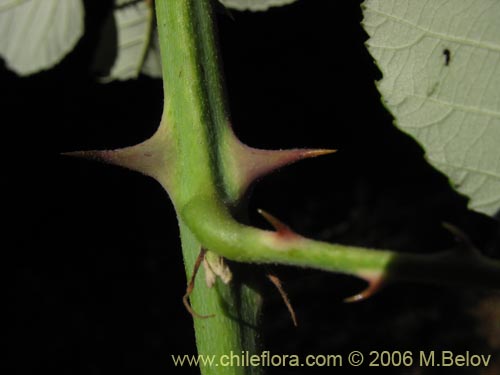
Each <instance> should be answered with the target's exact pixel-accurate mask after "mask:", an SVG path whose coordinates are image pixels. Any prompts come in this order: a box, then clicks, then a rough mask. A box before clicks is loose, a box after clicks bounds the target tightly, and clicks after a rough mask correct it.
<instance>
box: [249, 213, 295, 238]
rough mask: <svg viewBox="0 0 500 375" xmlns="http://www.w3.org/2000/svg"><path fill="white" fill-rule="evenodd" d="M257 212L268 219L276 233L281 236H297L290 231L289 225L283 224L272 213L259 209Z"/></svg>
mask: <svg viewBox="0 0 500 375" xmlns="http://www.w3.org/2000/svg"><path fill="white" fill-rule="evenodd" d="M257 212H258V213H259V214H260V215H262V217H263V218H264V219H266V220H267V221H268V222H269V224H271V225H272V226H273V227H274V229H276V233H277V234H279V235H280V236H297V234H296V233H295V232H294V231H293V230H292V229H290V227H289V226H288V225H286V224H285V223H283V222H282V221H281V220H279V219H277V218H276V217H274V216H273V215H271V214H270V213H268V212H266V211H264V210H262V209H260V208H258V209H257Z"/></svg>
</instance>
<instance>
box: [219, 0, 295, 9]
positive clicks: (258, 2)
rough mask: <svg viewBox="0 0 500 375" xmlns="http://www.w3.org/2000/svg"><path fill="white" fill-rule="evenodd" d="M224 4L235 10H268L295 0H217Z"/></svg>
mask: <svg viewBox="0 0 500 375" xmlns="http://www.w3.org/2000/svg"><path fill="white" fill-rule="evenodd" d="M219 1H220V2H221V3H222V4H223V5H224V6H226V7H228V8H233V9H236V10H251V11H254V12H255V11H259V10H261V11H262V10H268V9H269V8H271V7H276V6H282V5H287V4H291V3H293V2H295V1H297V0H219Z"/></svg>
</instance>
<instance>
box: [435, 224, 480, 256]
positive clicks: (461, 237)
mask: <svg viewBox="0 0 500 375" xmlns="http://www.w3.org/2000/svg"><path fill="white" fill-rule="evenodd" d="M441 225H442V226H443V227H444V228H445V229H446V230H447V231H448V232H450V233H451V234H452V235H453V236H454V237H455V240H456V241H457V242H458V243H459V245H461V246H460V249H459V250H462V251H464V253H466V254H473V255H480V254H481V253H480V251H479V250H478V249H477V248H476V247H475V246H474V244H473V243H472V240H471V239H470V238H469V236H467V235H466V234H465V233H464V231H462V230H461V229H460V228H459V227H457V226H455V225H453V224H451V223H447V222H443V223H441Z"/></svg>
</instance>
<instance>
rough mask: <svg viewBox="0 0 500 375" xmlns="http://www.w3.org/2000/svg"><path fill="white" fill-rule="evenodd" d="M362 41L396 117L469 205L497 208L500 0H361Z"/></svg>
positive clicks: (499, 176) (499, 180)
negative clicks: (364, 39) (366, 33)
mask: <svg viewBox="0 0 500 375" xmlns="http://www.w3.org/2000/svg"><path fill="white" fill-rule="evenodd" d="M363 8H364V20H363V25H364V27H365V29H366V31H367V32H368V34H369V36H370V39H369V40H368V41H367V46H368V49H369V51H370V53H371V54H372V56H373V57H374V59H375V61H376V62H377V64H378V66H379V68H380V70H381V72H382V74H383V79H382V80H381V81H379V82H378V88H379V90H380V92H381V94H382V98H383V101H384V102H385V104H386V106H387V107H388V109H389V110H390V111H391V112H392V114H393V115H394V117H395V123H396V125H397V126H398V127H399V128H401V129H402V130H403V131H405V132H407V133H409V134H411V135H412V136H413V137H414V138H415V139H416V140H417V141H419V142H420V143H421V145H422V146H423V147H424V150H425V153H426V157H427V159H428V160H429V162H430V163H431V164H432V165H433V166H435V167H436V168H437V169H439V170H440V171H442V172H443V173H445V174H446V175H447V176H448V177H449V178H450V181H451V183H452V184H453V186H454V187H455V188H456V189H457V190H458V191H459V192H461V193H462V194H464V195H466V196H468V197H470V202H469V206H470V208H472V209H474V210H477V211H479V212H482V213H485V214H488V215H494V214H495V213H496V212H497V211H498V210H499V209H500V21H499V20H500V1H498V0H432V1H423V0H367V1H365V3H364V7H363Z"/></svg>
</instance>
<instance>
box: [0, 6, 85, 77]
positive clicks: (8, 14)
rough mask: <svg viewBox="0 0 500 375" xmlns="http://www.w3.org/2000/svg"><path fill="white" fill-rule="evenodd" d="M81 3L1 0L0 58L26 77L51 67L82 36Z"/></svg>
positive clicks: (82, 11)
mask: <svg viewBox="0 0 500 375" xmlns="http://www.w3.org/2000/svg"><path fill="white" fill-rule="evenodd" d="M83 18H84V9H83V4H82V1H81V0H45V1H40V0H0V55H1V56H3V58H4V59H5V61H6V63H7V66H8V67H9V68H10V69H11V70H13V71H14V72H16V73H17V74H19V75H22V76H26V75H29V74H33V73H37V72H39V71H41V70H44V69H48V68H51V67H52V66H54V65H56V64H57V63H58V62H59V61H61V60H62V58H63V57H64V56H65V55H66V54H68V53H69V52H70V51H71V50H72V49H73V48H74V46H75V45H76V43H77V41H78V40H79V39H80V37H81V36H82V35H83V30H84V23H83Z"/></svg>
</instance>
